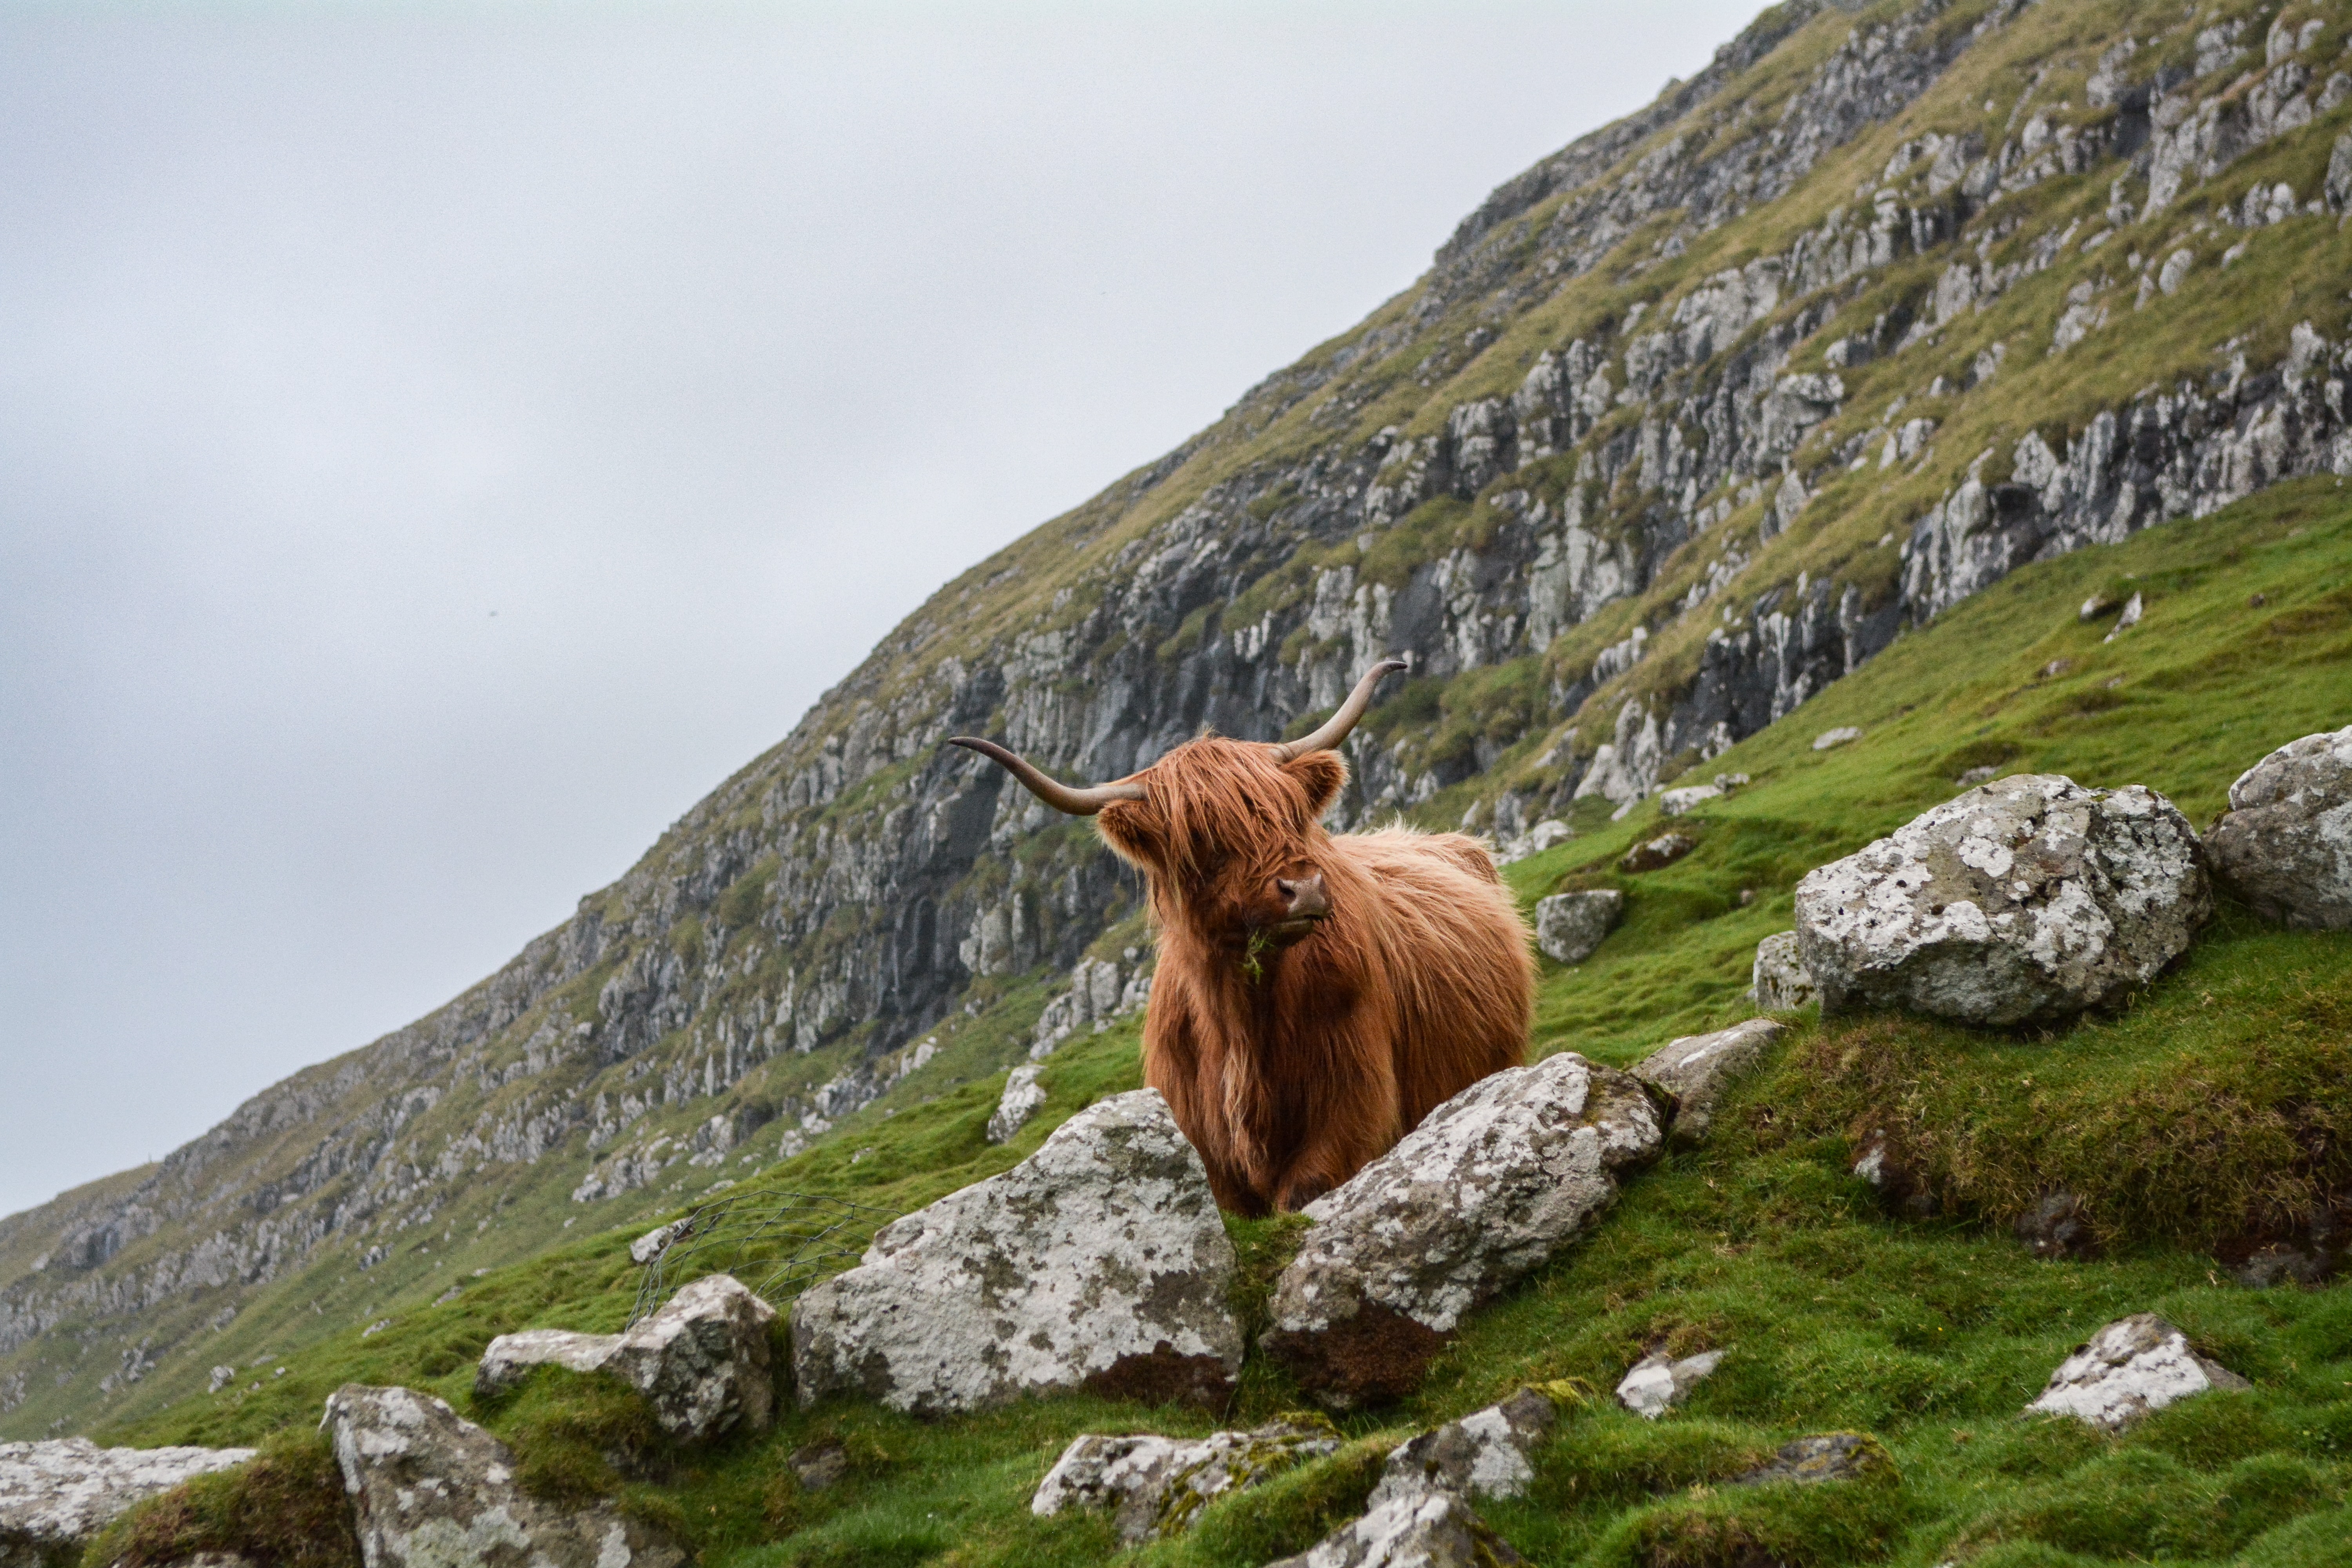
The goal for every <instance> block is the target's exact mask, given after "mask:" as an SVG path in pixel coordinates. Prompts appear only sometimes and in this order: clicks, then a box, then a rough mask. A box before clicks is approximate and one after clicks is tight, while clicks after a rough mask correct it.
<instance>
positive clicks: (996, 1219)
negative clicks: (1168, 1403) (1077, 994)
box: [792, 1089, 1242, 1413]
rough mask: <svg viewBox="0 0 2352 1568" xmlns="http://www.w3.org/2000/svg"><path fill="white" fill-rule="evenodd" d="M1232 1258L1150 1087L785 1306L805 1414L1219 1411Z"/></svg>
mask: <svg viewBox="0 0 2352 1568" xmlns="http://www.w3.org/2000/svg"><path fill="white" fill-rule="evenodd" d="M1234 1267H1235V1261H1234V1248H1233V1243H1232V1242H1230V1241H1228V1240H1227V1239H1226V1237H1225V1227H1224V1222H1223V1219H1222V1218H1221V1217H1220V1216H1219V1215H1218V1213H1217V1204H1216V1199H1215V1197H1214V1196H1213V1194H1211V1193H1210V1191H1209V1175H1208V1172H1207V1171H1206V1170H1204V1169H1203V1168H1202V1164H1201V1157H1200V1155H1199V1154H1198V1153H1196V1152H1194V1151H1193V1149H1192V1144H1190V1143H1188V1142H1185V1141H1184V1135H1183V1134H1182V1133H1181V1132H1180V1131H1177V1128H1176V1122H1175V1119H1174V1118H1173V1117H1171V1116H1170V1115H1169V1113H1168V1104H1167V1101H1165V1100H1161V1099H1160V1094H1159V1091H1158V1090H1156V1089H1139V1090H1137V1091H1136V1092H1134V1093H1132V1094H1122V1095H1116V1096H1113V1097H1112V1098H1111V1099H1108V1100H1103V1101H1100V1102H1099V1103H1097V1104H1096V1105H1092V1106H1089V1107H1088V1108H1087V1110H1083V1111H1081V1112H1079V1113H1078V1114H1077V1115H1076V1116H1074V1117H1072V1118H1071V1119H1070V1120H1069V1121H1066V1122H1064V1123H1063V1124H1062V1125H1061V1126H1060V1127H1058V1128H1056V1129H1055V1131H1054V1135H1053V1136H1052V1137H1050V1138H1048V1139H1046V1140H1045V1144H1044V1146H1043V1147H1041V1148H1040V1149H1039V1150H1038V1151H1037V1152H1035V1153H1034V1154H1032V1155H1031V1156H1030V1157H1029V1158H1028V1159H1026V1160H1024V1161H1023V1162H1022V1163H1020V1164H1018V1165H1015V1166H1014V1167H1013V1169H1012V1170H1010V1171H1007V1172H1005V1173H1003V1175H1000V1176H992V1177H990V1178H989V1179H988V1180H987V1181H984V1182H981V1183H978V1184H975V1185H972V1186H969V1187H966V1188H964V1189H963V1190H962V1191H961V1192H959V1193H952V1194H949V1195H948V1196H947V1197H944V1198H941V1199H940V1201H939V1202H938V1203H935V1204H933V1205H931V1206H930V1207H929V1208H927V1209H920V1210H918V1211H917V1212H916V1213H914V1214H910V1215H907V1216H906V1217H905V1218H903V1219H900V1220H898V1221H897V1222H895V1223H894V1224H892V1225H889V1226H886V1227H885V1228H884V1229H883V1230H882V1231H881V1233H880V1234H878V1235H877V1236H876V1237H875V1238H874V1245H873V1246H872V1247H870V1248H869V1249H868V1250H867V1251H866V1257H865V1259H864V1261H863V1262H861V1263H860V1264H859V1266H858V1267H856V1268H852V1269H850V1270H849V1271H848V1272H847V1273H845V1274H842V1275H838V1276H836V1277H835V1278H834V1279H829V1280H827V1281H825V1282H824V1284H822V1285H818V1286H816V1287H815V1288H814V1289H810V1290H808V1291H806V1292H805V1293H803V1295H802V1296H801V1298H800V1300H797V1301H795V1302H794V1303H793V1314H792V1330H793V1373H794V1374H795V1378H796V1381H797V1384H798V1387H799V1392H800V1399H801V1402H802V1403H803V1405H808V1404H814V1403H815V1402H816V1401H817V1400H820V1399H823V1398H824V1397H826V1396H827V1395H829V1394H859V1395H862V1396H864V1397H866V1398H868V1399H873V1400H877V1401H878V1402H880V1403H882V1404H884V1405H889V1406H891V1407H892V1408H893V1409H898V1410H910V1411H917V1412H923V1413H930V1412H939V1411H950V1410H973V1409H979V1408H982V1407H984V1406H988V1405H1000V1404H1003V1403H1004V1402H1005V1401H1007V1400H1010V1399H1013V1398H1016V1397H1018V1396H1020V1395H1022V1394H1033V1393H1043V1392H1045V1391H1047V1390H1051V1389H1064V1388H1077V1387H1087V1388H1092V1389H1095V1390H1097V1391H1098V1392H1102V1393H1107V1394H1114V1395H1125V1396H1129V1397H1135V1398H1143V1399H1152V1400H1160V1399H1167V1398H1171V1397H1179V1396H1181V1397H1189V1398H1193V1399H1198V1400H1202V1401H1204V1402H1205V1401H1213V1400H1216V1401H1221V1400H1222V1399H1223V1397H1224V1395H1225V1394H1226V1393H1227V1392H1228V1391H1229V1390H1230V1388H1231V1386H1232V1381H1233V1378H1234V1374H1235V1373H1238V1372H1239V1371H1240V1369H1241V1362H1242V1331H1241V1325H1240V1324H1239V1322H1238V1321H1235V1319H1234V1313H1233V1309H1232V1307H1231V1306H1230V1305H1229V1304H1228V1303H1227V1301H1226V1299H1225V1297H1226V1288H1227V1286H1228V1284H1229V1283H1230V1282H1231V1280H1232V1279H1233V1275H1234Z"/></svg>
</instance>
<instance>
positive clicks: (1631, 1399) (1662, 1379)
mask: <svg viewBox="0 0 2352 1568" xmlns="http://www.w3.org/2000/svg"><path fill="white" fill-rule="evenodd" d="M1722 1364H1723V1352H1721V1351H1702V1352H1699V1353H1698V1354H1697V1355H1694V1356H1685V1357H1684V1358H1683V1359H1682V1360H1680V1361H1676V1360H1675V1358H1674V1357H1672V1356H1670V1355H1668V1354H1667V1353H1666V1352H1664V1351H1659V1352H1655V1353H1654V1354H1651V1355H1646V1356H1643V1358H1642V1359H1641V1360H1640V1361H1637V1362H1635V1363H1633V1368H1632V1370H1631V1371H1629V1372H1627V1373H1625V1375H1624V1377H1623V1378H1622V1379H1621V1380H1620V1381H1619V1382H1618V1384H1617V1403H1618V1404H1620V1405H1623V1406H1624V1407H1625V1408H1626V1409H1628V1410H1630V1411H1632V1412H1633V1414H1634V1415H1639V1416H1641V1417H1642V1418H1643V1420H1646V1421H1655V1420H1656V1419H1657V1418H1658V1417H1659V1416H1661V1415H1664V1414H1665V1413H1666V1411H1667V1410H1668V1409H1669V1408H1670V1407H1672V1406H1674V1405H1680V1404H1681V1403H1682V1402H1683V1401H1684V1400H1685V1398H1687V1397H1689V1395H1690V1391H1691V1390H1692V1389H1694V1388H1696V1387H1697V1386H1698V1385H1699V1383H1700V1380H1702V1379H1703V1378H1705V1377H1706V1375H1707V1373H1711V1372H1713V1371H1714V1370H1715V1369H1716V1368H1717V1367H1718V1366H1720V1365H1722Z"/></svg>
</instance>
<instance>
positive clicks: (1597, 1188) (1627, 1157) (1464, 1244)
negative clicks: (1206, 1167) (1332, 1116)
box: [1265, 1052, 1661, 1409]
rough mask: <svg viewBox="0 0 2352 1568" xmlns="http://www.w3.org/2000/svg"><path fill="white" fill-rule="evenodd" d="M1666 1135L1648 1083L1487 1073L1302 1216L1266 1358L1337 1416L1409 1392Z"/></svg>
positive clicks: (1581, 1073) (1573, 1072)
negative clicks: (1476, 1316)
mask: <svg viewBox="0 0 2352 1568" xmlns="http://www.w3.org/2000/svg"><path fill="white" fill-rule="evenodd" d="M1660 1137H1661V1133H1660V1131H1659V1126H1658V1117H1657V1112H1656V1110H1655V1109H1654V1107H1653V1105H1652V1104H1651V1101H1650V1097H1649V1095H1648V1093H1647V1091H1645V1090H1644V1089H1643V1087H1642V1085H1641V1084H1640V1083H1639V1082H1638V1081H1636V1080H1635V1079H1633V1078H1631V1077H1629V1076H1628V1075H1626V1074H1624V1073H1621V1072H1618V1071H1616V1070H1615V1069H1614V1068H1605V1067H1601V1066H1598V1065H1596V1064H1595V1063H1592V1062H1589V1061H1587V1060H1585V1059H1584V1058H1582V1057H1580V1056H1578V1055H1576V1054H1575V1053H1573V1052H1562V1053H1561V1054H1559V1055H1558V1056H1555V1057H1552V1058H1549V1059H1548V1060H1546V1061H1544V1062H1542V1063H1539V1064H1538V1065H1537V1066H1535V1067H1527V1068H1507V1069H1506V1070H1504V1071H1502V1072H1499V1073H1496V1074H1495V1075H1493V1076H1492V1077H1490V1078H1486V1079H1480V1080H1479V1081H1478V1082H1476V1083H1475V1084H1472V1085H1471V1086H1470V1087H1469V1088H1468V1089H1464V1090H1463V1091H1462V1092H1461V1093H1460V1094H1457V1095H1455V1096H1454V1098H1453V1099H1452V1100H1447V1101H1446V1102H1445V1103H1444V1105H1442V1106H1440V1107H1438V1108H1437V1110H1433V1111H1432V1112H1431V1113H1430V1115H1429V1117H1428V1119H1427V1120H1426V1121H1423V1122H1422V1124H1421V1125H1420V1126H1419V1127H1417V1128H1415V1129H1414V1130H1413V1131H1412V1132H1411V1133H1409V1134H1407V1135H1406V1136H1405V1138H1404V1140H1403V1141H1402V1142H1400V1143H1398V1145H1397V1146H1396V1147H1395V1148H1394V1149H1391V1150H1390V1151H1389V1152H1387V1153H1386V1154H1383V1155H1382V1156H1381V1158H1379V1159H1378V1160H1375V1161H1373V1162H1372V1163H1370V1164H1369V1165H1367V1166H1365V1167H1364V1168H1363V1169H1362V1170H1361V1171H1360V1172H1358V1173H1356V1174H1355V1176H1354V1177H1353V1178H1352V1179H1350V1180H1349V1182H1347V1183H1346V1184H1344V1185H1342V1186H1339V1187H1338V1188H1336V1189H1334V1190H1333V1191H1331V1192H1328V1193H1326V1194H1324V1195H1323V1196H1322V1197H1320V1198H1318V1199H1317V1200H1316V1201H1315V1202H1313V1203H1312V1204H1309V1205H1307V1210H1306V1213H1307V1217H1308V1218H1309V1219H1311V1220H1313V1221H1314V1222H1315V1223H1314V1226H1313V1227H1312V1228H1311V1229H1309V1230H1308V1231H1307V1236H1306V1238H1305V1241H1304V1243H1303V1244H1302V1245H1301V1247H1300V1248H1299V1252H1298V1256H1297V1258H1296V1259H1294V1260H1293V1261H1292V1263H1291V1265H1290V1267H1289V1268H1286V1269H1284V1270H1283V1272H1282V1275H1281V1278H1280V1279H1277V1280H1276V1284H1275V1294H1274V1302H1273V1309H1272V1317H1273V1325H1272V1327H1271V1328H1270V1329H1269V1330H1268V1331H1267V1332H1266V1335H1265V1348H1266V1349H1267V1350H1268V1351H1269V1352H1272V1353H1273V1354H1275V1355H1276V1356H1279V1357H1281V1358H1282V1359H1283V1360H1284V1361H1286V1363H1289V1365H1290V1366H1291V1368H1292V1370H1293V1371H1294V1372H1295V1373H1297V1376H1298V1378H1299V1381H1300V1382H1301V1384H1304V1385H1305V1386H1306V1387H1307V1389H1308V1390H1309V1391H1310V1392H1311V1393H1312V1394H1314V1395H1315V1396H1316V1397H1317V1398H1318V1399H1320V1400H1322V1401H1323V1402H1325V1403H1326V1404H1328V1405H1332V1406H1334V1407H1337V1408H1340V1409H1347V1408H1351V1407H1353V1406H1355V1405H1360V1404H1365V1403H1369V1402H1370V1401H1374V1400H1379V1399H1384V1398H1393V1397H1397V1396H1399V1395H1401V1394H1404V1393H1406V1392H1409V1391H1410V1390H1411V1389H1412V1388H1413V1387H1414V1386H1416V1385H1417V1384H1419V1382H1420V1380H1421V1374H1422V1373H1423V1370H1424V1369H1425V1368H1426V1367H1427V1365H1428V1363H1429V1359H1430V1357H1432V1356H1433V1355H1434V1354H1435V1353H1436V1352H1437V1350H1438V1348H1439V1347H1440V1346H1441V1345H1442V1344H1443V1343H1444V1340H1445V1337H1446V1336H1447V1335H1448V1334H1450V1333H1452V1332H1453V1331H1454V1327H1455V1326H1456V1325H1457V1324H1458V1323H1459V1322H1460V1321H1462V1316H1463V1314H1464V1313H1465V1312H1467V1311H1469V1310H1471V1309H1472V1308H1473V1307H1475V1306H1477V1305H1478V1304H1479V1303H1480V1302H1482V1301H1485V1300H1488V1299H1489V1298H1491V1297H1492V1296H1494V1295H1495V1294H1496V1292H1497V1291H1499V1290H1501V1289H1504V1288H1505V1287H1506V1286H1507V1285H1509V1284H1510V1283H1511V1282H1512V1281H1514V1280H1516V1279H1518V1278H1520V1277H1521V1276H1522V1275H1524V1274H1526V1273H1527V1272H1528V1270H1530V1269H1532V1268H1537V1267H1538V1266H1540V1265H1541V1264H1543V1263H1544V1262H1546V1261H1547V1260H1548V1259H1549V1258H1552V1257H1554V1256H1555V1255H1556V1254H1558V1253H1559V1251H1560V1249H1561V1248H1563V1247H1566V1246H1568V1245H1569V1243H1570V1242H1571V1241H1573V1240H1574V1239H1575V1238H1576V1237H1578V1236H1579V1235H1580V1234H1582V1233H1583V1231H1584V1230H1585V1229H1586V1228H1587V1227H1588V1226H1590V1225H1591V1223H1592V1222H1593V1220H1594V1219H1595V1218H1596V1217H1597V1216H1598V1215H1600V1214H1601V1212H1602V1211H1603V1210H1605V1209H1606V1208H1607V1207H1608V1206H1609V1205H1610V1204H1611V1203H1612V1202H1613V1201H1614V1200H1615V1198H1616V1195H1617V1174H1618V1173H1619V1172H1621V1171H1623V1170H1625V1169H1627V1168H1628V1167H1630V1166H1633V1165H1637V1164H1640V1163H1643V1162H1645V1161H1647V1160H1649V1159H1651V1158H1652V1157H1654V1155H1655V1154H1656V1153H1657V1151H1658V1145H1659V1141H1660Z"/></svg>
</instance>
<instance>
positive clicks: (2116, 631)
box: [2099, 594, 2146, 642]
mask: <svg viewBox="0 0 2352 1568" xmlns="http://www.w3.org/2000/svg"><path fill="white" fill-rule="evenodd" d="M2145 608H2146V602H2145V601H2144V600H2143V599H2142V598H2141V597H2140V595H2137V594H2134V595H2132V596H2131V597H2130V599H2128V600H2127V601H2126V602H2125V605H2124V613H2123V614H2122V615H2120V616H2116V624H2115V626H2113V627H2112V628H2110V629H2109V631H2108V632H2107V635H2106V636H2105V637H2102V638H2100V639H2099V640H2100V641H2102V642H2113V641H2115V640H2116V638H2117V637H2121V636H2123V635H2124V634H2125V633H2126V632H2127V631H2129V630H2131V629H2132V627H2134V626H2137V625H2139V617H2140V615H2141V612H2142V611H2143V610H2144V609H2145Z"/></svg>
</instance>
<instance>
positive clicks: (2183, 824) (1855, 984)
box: [1797, 773, 2213, 1026]
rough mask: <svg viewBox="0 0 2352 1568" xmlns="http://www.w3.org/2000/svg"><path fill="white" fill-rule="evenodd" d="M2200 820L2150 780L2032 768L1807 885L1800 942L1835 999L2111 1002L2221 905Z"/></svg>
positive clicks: (2176, 952) (2036, 1009)
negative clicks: (2128, 781) (2114, 782)
mask: <svg viewBox="0 0 2352 1568" xmlns="http://www.w3.org/2000/svg"><path fill="white" fill-rule="evenodd" d="M2212 908H2213V900H2212V893H2211V890H2210V889H2209V887H2208V886H2207V883H2206V878H2205V869H2204V860H2203V855H2202V852H2201V850H2200V847H2199V846H2198V842H2197V835H2196V834H2195V833H2194V832H2192V831H2191V830H2190V828H2189V824H2188V822H2187V821H2186V820H2185V819H2183V818H2182V816H2181V815H2180V813H2179V811H2177V810H2175V809H2174V808H2173V805H2172V803H2171V802H2170V801H2168V800H2167V799H2165V798H2164V797H2163V796H2162V795H2158V794H2157V793H2156V792H2155V791H2154V790H2151V789H2148V788H2147V787H2146V786H2144V785H2140V784H2132V785H2128V786H2126V787H2125V788H2123V789H2117V790H2094V789H2085V788H2084V787H2083V786H2082V785H2080V784H2076V783H2074V780H2072V779H2069V778H2066V777H2063V776H2062V775H2060V774H2056V773H2017V774H2013V775H2011V777H2008V778H2005V779H1999V780H1996V781H1995V782H1993V783H1991V784H1984V785H1981V786H1979V788H1976V789H1972V790H1970V791H1969V792H1968V793H1967V794H1966V795H1961V796H1959V797H1958V799H1955V800H1951V801H1948V802H1946V803H1945V804H1944V805H1939V806H1937V807H1936V808H1935V809H1934V810H1932V811H1928V812H1927V813H1924V814H1923V815H1921V816H1918V817H1916V818H1914V819H1913V820H1912V821H1911V822H1910V823H1909V824H1908V825H1906V826H1903V827H1901V828H1898V829H1896V830H1895V833H1894V834H1893V835H1892V836H1890V837H1885V838H1881V839H1879V840H1878V841H1877V842H1875V843H1874V844H1872V845H1870V846H1869V847H1866V848H1864V849H1863V850H1862V851H1860V852H1859V853H1857V854H1853V855H1849V856H1847V857H1846V858H1844V859H1843V860H1837V861H1832V863H1831V864H1829V865H1827V866H1823V867H1821V868H1817V869H1815V870H1812V871H1811V872H1808V873H1807V874H1806V876H1805V878H1804V879H1803V880H1802V881H1801V882H1799V883H1798V884H1797V952H1798V956H1799V957H1800V958H1801V960H1802V962H1803V963H1804V966H1805V968H1806V970H1807V971H1809V972H1810V973H1811V974H1812V976H1813V978H1814V980H1815V981H1816V982H1817V983H1818V984H1820V986H1821V989H1822V1008H1823V1010H1824V1011H1834V1010H1836V1009H1838V1008H1841V1007H1849V1006H1857V1005H1861V1006H1891V1007H1902V1008H1906V1009H1908V1010H1910V1011H1914V1012H1919V1013H1927V1014H1931V1015H1934V1016H1937V1017H1943V1018H1949V1019H1952V1020H1954V1021H1956V1022H1959V1023H1965V1024H1976V1025H1990V1026H1998V1025H2010V1024H2021V1023H2026V1022H2030V1021H2035V1020H2042V1019H2055V1018H2063V1017H2069V1016H2073V1015H2074V1014H2077V1013H2080V1012H2082V1011H2083V1010H2084V1009H2085V1008H2088V1007H2095V1006H2102V1005H2114V1004H2116V1003H2119V1002H2121V1001H2122V1000H2123V998H2124V997H2125V995H2126V994H2128V993H2130V992H2131V991H2133V990H2134V989H2136V988H2137V987H2139V986H2142V985H2145V984H2147V983H2148V982H2149V981H2151V980H2153V979H2155V978H2156V976H2157V974H2158V973H2159V972H2161V971H2162V970H2163V968H2164V967H2165V965H2167V964H2168V963H2171V962H2172V961H2173V960H2174V959H2176V958H2178V957H2179V956H2180V954H2181V953H2183V952H2186V951H2187V950H2188V947H2189V941H2190V939H2191V938H2192V937H2194V936H2195V934H2196V932H2197V931H2198V929H2199V928H2200V927H2201V926H2202V925H2203V924H2204V923H2205V921H2206V920H2207V919H2208V918H2209V917H2210V915H2211V913H2212Z"/></svg>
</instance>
